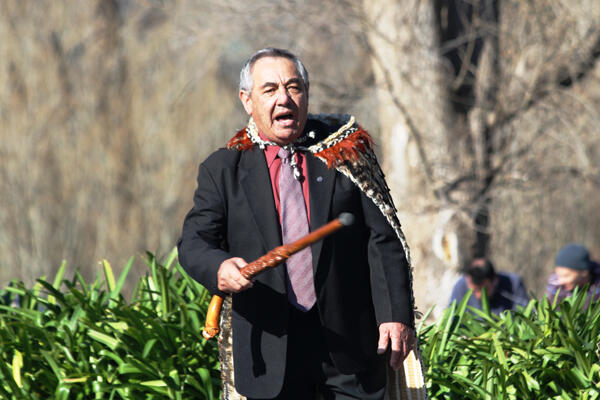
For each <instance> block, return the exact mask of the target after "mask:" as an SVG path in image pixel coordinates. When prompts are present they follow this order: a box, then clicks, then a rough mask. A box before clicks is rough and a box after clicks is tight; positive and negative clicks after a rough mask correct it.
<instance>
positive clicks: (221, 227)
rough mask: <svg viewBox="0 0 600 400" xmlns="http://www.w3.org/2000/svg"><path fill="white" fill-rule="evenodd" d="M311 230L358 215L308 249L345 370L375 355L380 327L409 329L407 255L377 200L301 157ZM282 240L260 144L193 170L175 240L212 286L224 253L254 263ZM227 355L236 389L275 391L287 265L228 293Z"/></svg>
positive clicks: (329, 334)
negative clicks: (193, 184) (192, 188)
mask: <svg viewBox="0 0 600 400" xmlns="http://www.w3.org/2000/svg"><path fill="white" fill-rule="evenodd" d="M307 170H308V171H307V179H308V180H309V197H310V213H311V215H310V221H311V230H314V229H316V228H318V227H320V226H322V225H323V224H325V223H326V222H328V221H329V220H331V219H333V218H335V217H336V216H338V215H339V214H340V213H341V212H351V213H352V214H354V215H355V217H356V222H355V223H354V225H352V226H351V227H349V228H345V229H343V230H341V231H338V232H337V233H335V234H333V235H332V236H329V237H328V238H326V239H324V240H323V241H321V242H318V243H316V244H314V245H313V246H312V254H313V270H314V274H315V289H316V293H317V307H318V312H319V316H320V320H321V323H322V325H323V327H324V331H325V335H326V338H327V346H328V349H329V352H330V356H331V359H332V360H333V362H334V364H335V365H336V367H337V368H338V369H339V370H340V372H342V373H355V372H358V371H360V370H364V369H366V368H369V365H372V364H371V363H373V362H376V361H375V360H377V357H381V356H377V354H376V350H377V340H378V325H379V324H380V323H382V322H391V321H396V322H403V323H404V324H406V325H408V326H411V327H412V326H413V323H414V320H413V310H412V307H411V301H410V293H409V290H410V289H409V282H408V280H409V275H408V266H407V261H406V257H405V255H404V251H403V248H402V245H401V243H400V241H399V240H398V238H397V236H396V234H395V232H394V231H393V229H392V228H391V227H390V226H389V224H388V223H387V221H386V219H385V217H384V216H383V214H382V213H381V212H380V210H379V209H378V208H377V207H376V206H375V204H374V203H373V202H372V201H371V200H370V199H369V198H368V197H366V196H365V195H364V194H363V193H362V192H361V191H360V190H359V189H358V188H357V186H356V185H355V184H354V183H352V182H351V181H350V179H348V178H347V177H346V176H344V175H342V174H341V173H339V172H337V171H336V170H335V169H327V167H326V165H325V164H324V163H323V162H322V161H320V160H318V159H317V158H315V157H314V156H313V155H311V154H308V155H307ZM279 245H281V228H280V224H279V218H278V215H277V211H276V208H275V202H274V199H273V192H272V189H271V183H270V177H269V172H268V168H267V164H266V161H265V156H264V151H263V150H261V149H259V148H258V147H256V146H255V147H253V148H251V149H250V150H246V151H236V150H228V149H220V150H218V151H216V152H215V153H213V154H212V155H211V156H209V157H208V158H207V159H206V160H205V161H204V162H203V163H202V164H201V165H200V168H199V173H198V187H197V189H196V192H195V194H194V207H193V208H192V209H191V211H190V212H189V213H188V215H187V216H186V218H185V222H184V225H183V232H182V237H181V239H180V241H179V246H178V247H179V260H180V262H181V265H182V266H183V267H184V268H185V269H186V271H187V272H188V273H189V274H190V275H191V276H192V277H193V278H194V279H196V280H197V281H199V282H200V283H201V284H202V285H204V286H205V287H206V288H207V289H208V290H209V291H210V292H211V293H213V294H214V293H219V294H221V295H224V294H223V293H220V291H219V290H218V288H217V271H218V269H219V266H220V264H221V263H222V262H223V261H224V260H226V259H228V258H230V257H242V258H244V259H245V260H246V261H247V262H250V261H253V260H255V259H257V258H258V257H260V256H262V255H263V254H265V253H266V252H267V251H269V250H271V249H272V248H274V247H276V246H279ZM232 329H233V359H234V370H235V384H236V389H237V390H238V392H240V393H242V394H244V395H246V396H248V397H274V396H275V395H277V394H278V393H279V391H280V389H281V386H282V383H283V377H284V372H285V360H286V346H287V333H288V332H287V329H288V300H287V294H286V285H285V268H283V267H279V268H275V269H273V270H271V271H268V272H266V273H264V274H262V275H259V276H258V277H257V278H256V280H255V283H254V286H253V287H252V288H251V289H249V290H246V291H244V292H242V293H239V294H234V295H233V312H232Z"/></svg>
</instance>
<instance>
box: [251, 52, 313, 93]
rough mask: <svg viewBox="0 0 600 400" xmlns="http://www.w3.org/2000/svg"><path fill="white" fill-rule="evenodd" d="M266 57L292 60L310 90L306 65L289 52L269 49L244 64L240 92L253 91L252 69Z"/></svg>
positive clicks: (256, 54)
mask: <svg viewBox="0 0 600 400" xmlns="http://www.w3.org/2000/svg"><path fill="white" fill-rule="evenodd" d="M265 57H282V58H287V59H288V60H291V61H292V62H293V63H294V65H295V66H296V70H297V71H298V73H299V74H300V77H301V78H302V82H304V86H305V87H306V89H307V90H308V71H306V68H304V64H302V61H300V59H299V58H298V57H296V56H295V55H294V54H292V53H290V52H289V51H287V50H283V49H276V48H274V47H267V48H265V49H261V50H258V51H257V52H256V53H254V54H252V56H251V57H250V58H249V59H248V61H246V62H245V63H244V66H243V67H242V70H241V71H240V90H241V91H244V92H247V93H250V92H251V91H252V83H253V82H252V67H253V66H254V63H256V62H257V61H258V60H260V59H261V58H265Z"/></svg>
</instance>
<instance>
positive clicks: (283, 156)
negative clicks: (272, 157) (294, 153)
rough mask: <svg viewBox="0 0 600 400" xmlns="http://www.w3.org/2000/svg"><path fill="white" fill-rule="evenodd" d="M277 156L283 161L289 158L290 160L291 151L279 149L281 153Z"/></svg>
mask: <svg viewBox="0 0 600 400" xmlns="http://www.w3.org/2000/svg"><path fill="white" fill-rule="evenodd" d="M277 155H278V156H279V158H281V159H282V160H287V159H288V158H290V151H289V150H288V149H285V148H283V147H282V148H280V149H279V152H278V153H277Z"/></svg>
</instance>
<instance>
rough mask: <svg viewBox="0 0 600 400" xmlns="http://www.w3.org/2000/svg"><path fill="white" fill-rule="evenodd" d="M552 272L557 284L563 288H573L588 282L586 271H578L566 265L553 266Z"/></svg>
mask: <svg viewBox="0 0 600 400" xmlns="http://www.w3.org/2000/svg"><path fill="white" fill-rule="evenodd" d="M554 272H556V276H557V277H558V284H559V285H560V286H562V287H563V288H565V290H573V289H575V286H583V285H585V284H586V283H588V280H589V276H590V275H589V273H588V271H578V270H574V269H571V268H567V267H560V266H558V267H554Z"/></svg>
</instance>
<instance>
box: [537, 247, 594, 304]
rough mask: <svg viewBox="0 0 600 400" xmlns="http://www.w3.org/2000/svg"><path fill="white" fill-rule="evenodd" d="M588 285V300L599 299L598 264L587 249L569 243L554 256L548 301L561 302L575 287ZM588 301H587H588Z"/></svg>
mask: <svg viewBox="0 0 600 400" xmlns="http://www.w3.org/2000/svg"><path fill="white" fill-rule="evenodd" d="M585 285H590V286H589V288H588V294H589V295H591V297H590V299H591V298H593V299H598V298H600V263H598V262H597V261H592V260H591V258H590V253H589V251H588V249H587V248H586V247H585V246H583V245H581V244H579V243H570V244H568V245H566V246H564V247H563V248H562V249H560V251H559V252H558V253H557V254H556V258H555V259H554V272H553V273H552V274H551V275H550V276H549V277H548V283H547V285H546V294H547V295H548V298H549V299H550V300H553V299H554V298H555V296H557V294H558V297H557V300H558V301H560V300H563V299H564V298H566V297H569V296H571V295H572V294H573V291H574V290H575V288H576V287H583V286H585ZM588 301H589V299H588Z"/></svg>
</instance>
